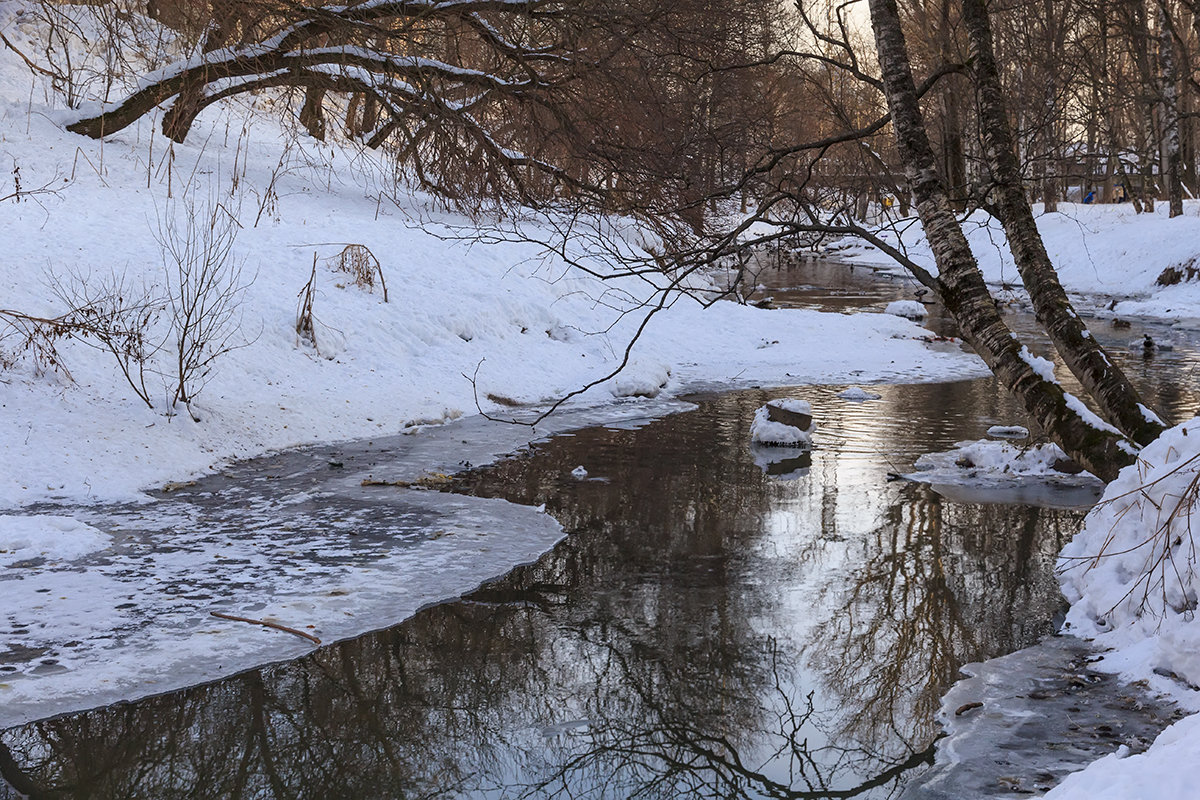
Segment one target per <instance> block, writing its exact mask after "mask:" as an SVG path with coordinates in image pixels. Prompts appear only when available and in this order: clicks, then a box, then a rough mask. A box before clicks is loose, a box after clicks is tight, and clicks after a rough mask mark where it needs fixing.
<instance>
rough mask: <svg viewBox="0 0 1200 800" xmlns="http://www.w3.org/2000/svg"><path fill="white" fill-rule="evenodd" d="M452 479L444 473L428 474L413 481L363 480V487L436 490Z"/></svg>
mask: <svg viewBox="0 0 1200 800" xmlns="http://www.w3.org/2000/svg"><path fill="white" fill-rule="evenodd" d="M452 480H454V478H453V477H452V476H450V475H447V474H446V473H444V472H430V473H427V474H425V475H422V476H421V477H419V478H417V479H416V480H415V481H402V480H395V481H385V480H380V479H378V478H363V481H362V485H363V486H396V487H399V488H401V489H438V488H441V487H442V486H445V485H446V484H448V483H450V482H451V481H452Z"/></svg>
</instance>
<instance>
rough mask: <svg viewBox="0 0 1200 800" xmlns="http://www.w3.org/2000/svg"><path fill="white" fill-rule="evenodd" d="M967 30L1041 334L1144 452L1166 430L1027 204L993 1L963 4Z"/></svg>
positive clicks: (991, 159) (999, 207)
mask: <svg viewBox="0 0 1200 800" xmlns="http://www.w3.org/2000/svg"><path fill="white" fill-rule="evenodd" d="M962 8H963V15H962V19H963V27H964V28H966V31H967V38H968V41H969V43H970V48H971V63H972V65H973V69H974V73H975V84H976V92H977V95H978V98H979V123H980V127H981V128H982V138H983V146H984V157H985V158H986V160H987V165H988V168H989V170H990V171H991V177H992V180H991V183H992V186H993V187H994V189H993V191H994V193H995V206H996V212H997V215H998V216H999V217H1000V222H1001V224H1002V225H1003V226H1004V232H1005V234H1006V235H1007V236H1008V246H1009V249H1010V250H1011V251H1012V255H1013V260H1014V261H1015V262H1016V265H1017V271H1018V272H1019V273H1020V274H1021V280H1022V281H1023V282H1024V284H1025V288H1026V289H1027V290H1028V291H1029V298H1030V300H1032V301H1033V308H1034V312H1035V313H1036V315H1037V320H1038V322H1039V323H1041V326H1042V328H1044V329H1045V331H1046V333H1047V334H1049V336H1050V340H1051V341H1052V342H1053V343H1054V346H1055V348H1056V349H1057V350H1058V352H1059V353H1060V354H1061V355H1062V357H1063V361H1064V362H1065V363H1066V365H1067V368H1068V369H1070V370H1071V372H1072V373H1073V374H1074V375H1075V377H1076V378H1078V379H1079V382H1080V384H1082V385H1083V388H1084V389H1085V390H1086V391H1087V392H1088V394H1090V395H1091V396H1092V397H1093V398H1094V399H1095V401H1096V404H1097V405H1098V406H1099V408H1100V413H1101V415H1102V416H1104V417H1105V418H1106V419H1107V420H1109V421H1110V422H1112V423H1113V424H1114V425H1116V427H1118V428H1120V429H1121V431H1122V432H1124V433H1125V435H1126V436H1128V437H1130V438H1131V439H1133V440H1134V441H1135V442H1137V443H1139V444H1143V445H1144V444H1149V443H1150V442H1151V441H1153V440H1154V439H1155V438H1157V437H1158V435H1159V434H1160V433H1162V431H1163V429H1164V428H1163V425H1162V424H1160V423H1158V422H1154V421H1152V420H1151V419H1148V417H1149V416H1151V415H1150V414H1147V413H1146V412H1145V408H1146V407H1145V406H1144V405H1142V403H1141V400H1140V397H1139V395H1138V391H1137V389H1136V388H1134V386H1133V384H1132V383H1130V381H1129V379H1128V378H1127V377H1126V375H1125V373H1124V372H1122V371H1121V368H1120V367H1118V366H1117V365H1116V364H1114V363H1113V362H1112V361H1111V360H1110V359H1109V357H1108V354H1107V353H1105V352H1104V350H1103V348H1101V347H1100V345H1099V344H1098V343H1097V342H1096V340H1095V338H1093V337H1092V335H1091V333H1090V332H1089V331H1088V329H1087V326H1085V325H1084V324H1083V320H1081V319H1080V318H1079V316H1078V315H1077V314H1076V313H1075V309H1074V308H1072V306H1071V301H1070V300H1069V299H1068V298H1067V293H1066V291H1065V290H1064V289H1063V287H1062V284H1061V283H1060V282H1059V280H1058V274H1057V273H1056V272H1055V271H1054V266H1053V264H1051V263H1050V256H1049V255H1047V253H1046V247H1045V245H1044V244H1043V242H1042V237H1041V234H1039V233H1038V229H1037V223H1036V222H1035V221H1034V218H1033V210H1032V209H1031V208H1030V207H1029V203H1028V202H1027V201H1026V199H1025V191H1024V188H1023V187H1022V184H1021V169H1020V165H1019V164H1018V163H1017V155H1016V150H1015V147H1014V141H1013V136H1012V132H1011V130H1010V128H1009V124H1008V116H1007V110H1006V108H1005V105H1006V104H1005V102H1004V90H1003V88H1002V87H1001V84H1000V69H999V66H998V65H997V64H996V57H995V51H994V50H993V47H992V31H991V22H990V20H989V18H988V10H987V0H963V3H962Z"/></svg>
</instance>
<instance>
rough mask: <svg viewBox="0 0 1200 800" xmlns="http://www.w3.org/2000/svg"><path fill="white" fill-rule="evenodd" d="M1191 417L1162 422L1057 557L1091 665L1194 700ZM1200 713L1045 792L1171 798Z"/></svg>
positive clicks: (1186, 768) (1192, 754) (1191, 784)
mask: <svg viewBox="0 0 1200 800" xmlns="http://www.w3.org/2000/svg"><path fill="white" fill-rule="evenodd" d="M1198 487H1200V419H1193V420H1189V421H1188V422H1186V423H1183V424H1181V425H1177V426H1176V427H1174V428H1171V429H1170V430H1169V431H1167V432H1166V433H1165V434H1163V435H1162V436H1161V437H1159V438H1158V439H1157V440H1156V441H1154V442H1153V443H1152V444H1150V445H1149V446H1147V447H1146V448H1145V449H1144V450H1143V451H1142V453H1141V456H1140V457H1139V459H1138V461H1137V463H1136V464H1134V465H1132V466H1130V467H1126V468H1125V469H1124V470H1122V471H1121V474H1120V476H1119V477H1118V478H1117V479H1116V480H1115V481H1113V482H1112V483H1110V484H1109V485H1108V487H1107V488H1106V489H1105V492H1104V497H1103V498H1102V500H1101V501H1100V503H1099V504H1097V505H1096V507H1095V508H1094V509H1093V510H1092V512H1091V513H1090V514H1089V515H1088V517H1087V520H1086V521H1085V522H1084V527H1083V530H1082V531H1081V532H1080V533H1079V534H1078V535H1077V536H1076V537H1075V538H1074V539H1073V540H1072V541H1071V542H1070V543H1069V544H1068V545H1067V546H1066V547H1065V548H1063V551H1062V555H1061V557H1060V560H1059V569H1060V571H1061V574H1062V581H1063V592H1064V594H1066V596H1067V599H1068V600H1070V601H1071V610H1070V612H1069V613H1068V615H1067V625H1068V627H1067V630H1068V631H1070V632H1072V633H1074V634H1076V635H1077V636H1082V637H1086V638H1089V639H1094V640H1095V644H1096V645H1097V646H1098V647H1099V648H1101V649H1106V650H1111V652H1107V653H1106V654H1105V655H1104V657H1103V659H1102V660H1101V661H1099V662H1098V663H1096V664H1095V665H1094V666H1095V668H1097V669H1103V670H1108V671H1112V672H1118V673H1120V674H1121V675H1122V676H1123V677H1126V678H1127V679H1130V680H1141V681H1146V682H1147V683H1148V684H1149V685H1150V686H1151V687H1153V688H1154V689H1156V690H1158V691H1162V692H1166V693H1170V694H1171V695H1173V696H1175V697H1176V698H1178V700H1179V702H1180V705H1181V706H1184V707H1185V708H1188V709H1189V710H1192V711H1195V710H1198V709H1200V689H1197V688H1196V687H1197V686H1200V628H1197V623H1196V619H1195V609H1196V603H1197V590H1198V589H1200V578H1198V576H1197V575H1196V564H1197V554H1196V549H1195V542H1194V539H1193V531H1195V530H1200V509H1198V508H1197V499H1198V497H1197V492H1198ZM1198 743H1200V717H1198V716H1191V717H1188V718H1186V719H1183V720H1181V721H1179V722H1177V723H1176V724H1174V725H1173V726H1171V727H1170V728H1168V729H1167V730H1166V731H1165V732H1163V734H1162V735H1161V736H1159V737H1158V739H1157V740H1156V741H1155V743H1154V745H1153V746H1152V747H1151V748H1150V750H1148V751H1147V752H1146V753H1144V754H1141V755H1137V756H1130V757H1128V758H1125V757H1124V754H1123V753H1118V754H1115V755H1112V756H1108V757H1106V758H1104V759H1101V760H1100V761H1097V762H1095V763H1093V764H1092V765H1090V766H1089V767H1087V768H1086V769H1085V770H1083V771H1082V772H1079V773H1076V774H1074V775H1072V776H1070V777H1068V778H1067V780H1065V781H1064V782H1063V783H1062V785H1060V786H1059V787H1057V788H1056V789H1055V790H1054V791H1052V792H1050V793H1049V794H1048V795H1047V797H1052V798H1055V800H1076V798H1096V797H1112V798H1139V800H1182V798H1191V797H1195V792H1196V788H1195V787H1196V785H1197V781H1200V744H1198Z"/></svg>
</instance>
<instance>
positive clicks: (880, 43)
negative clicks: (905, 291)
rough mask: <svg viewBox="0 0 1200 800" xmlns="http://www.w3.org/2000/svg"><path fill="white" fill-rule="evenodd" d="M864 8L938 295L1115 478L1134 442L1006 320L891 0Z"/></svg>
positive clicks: (1038, 410)
mask: <svg viewBox="0 0 1200 800" xmlns="http://www.w3.org/2000/svg"><path fill="white" fill-rule="evenodd" d="M869 8H870V11H871V26H872V28H873V29H874V31H875V44H876V50H877V53H878V56H879V64H880V67H881V70H882V73H883V74H882V78H883V85H884V90H885V91H886V93H887V101H888V108H889V110H890V111H891V114H892V128H893V131H894V134H895V137H896V142H897V145H898V146H899V151H900V156H901V160H902V161H903V163H904V167H905V173H906V174H907V176H908V180H909V184H910V185H911V186H912V190H913V196H914V199H915V201H916V207H917V213H918V215H919V216H920V218H921V225H922V227H923V228H924V229H925V234H926V236H927V237H928V239H929V243H930V246H931V248H932V249H933V255H934V259H935V261H936V262H937V266H938V272H939V276H938V283H939V287H938V288H939V294H940V296H941V300H942V303H943V304H944V305H945V307H946V310H947V311H948V312H949V313H950V314H951V315H952V316H953V317H954V319H955V321H956V322H957V323H958V325H959V328H960V330H961V331H962V334H963V336H964V338H966V340H967V342H968V343H969V344H970V345H971V346H972V347H973V348H974V349H975V352H977V353H978V354H979V355H980V357H982V358H983V360H984V361H985V362H986V363H987V365H988V367H990V368H991V370H992V372H994V373H995V374H996V376H997V377H998V378H999V379H1000V381H1001V382H1002V383H1003V384H1004V385H1005V386H1006V387H1008V389H1009V390H1010V391H1011V392H1013V394H1014V395H1016V396H1017V398H1018V399H1019V400H1020V401H1021V402H1022V404H1023V405H1024V406H1025V408H1026V410H1027V411H1028V412H1029V414H1030V415H1031V416H1032V417H1033V418H1034V419H1035V420H1037V422H1038V424H1040V425H1041V426H1042V427H1043V428H1044V429H1045V430H1046V432H1047V433H1049V434H1050V436H1051V437H1053V438H1054V440H1055V441H1056V442H1058V443H1059V445H1060V446H1062V448H1063V449H1064V450H1065V451H1066V452H1067V454H1068V455H1069V456H1071V457H1072V458H1074V459H1075V460H1076V461H1078V462H1079V463H1080V464H1081V465H1083V467H1084V468H1086V469H1087V470H1089V471H1090V472H1092V473H1093V474H1095V475H1096V476H1098V477H1100V478H1101V479H1103V480H1111V479H1113V478H1114V477H1116V474H1117V472H1118V471H1119V470H1120V468H1121V467H1123V466H1125V465H1127V464H1131V463H1133V460H1134V457H1133V455H1132V453H1133V448H1132V447H1130V445H1129V443H1128V442H1127V441H1126V440H1125V439H1124V438H1123V437H1121V436H1120V435H1119V434H1116V433H1114V432H1112V431H1111V430H1104V429H1102V428H1101V427H1099V426H1097V425H1094V424H1091V423H1089V422H1088V421H1087V420H1085V419H1084V418H1083V416H1082V415H1081V413H1080V411H1079V409H1080V408H1081V406H1080V405H1079V401H1078V400H1077V399H1074V398H1071V397H1070V395H1068V394H1066V393H1065V392H1064V391H1063V389H1062V387H1061V386H1059V385H1058V384H1057V383H1056V382H1054V381H1053V380H1051V379H1050V378H1048V377H1044V376H1043V375H1042V374H1040V373H1039V371H1038V370H1037V369H1035V367H1034V363H1035V362H1034V361H1033V359H1032V358H1031V357H1030V356H1029V351H1028V350H1027V349H1026V348H1025V347H1024V346H1022V345H1021V343H1020V342H1019V341H1018V340H1017V338H1016V336H1015V335H1014V334H1013V333H1012V331H1011V330H1009V328H1008V326H1007V325H1005V324H1004V320H1003V318H1002V317H1001V316H1000V313H999V311H998V310H997V309H996V304H995V301H994V300H993V298H992V296H991V294H990V293H989V292H988V289H987V284H985V283H984V281H983V275H982V274H981V273H980V271H979V265H978V264H977V263H976V261H975V257H974V255H973V254H972V253H971V248H970V246H969V245H968V244H967V239H966V237H965V236H964V235H963V232H962V227H961V226H960V225H959V223H958V220H957V218H956V217H955V216H954V213H953V212H952V210H951V207H950V201H949V197H948V196H947V193H946V187H945V184H944V182H943V180H942V178H941V176H940V175H939V173H938V169H937V159H936V157H935V155H934V152H933V148H932V147H931V146H930V144H929V136H928V134H927V133H926V130H925V121H924V119H923V117H922V115H921V109H920V106H919V104H918V102H917V92H916V86H915V84H914V82H913V77H912V68H911V67H910V65H909V59H908V49H907V45H906V43H905V40H904V32H903V30H902V29H901V25H900V14H899V11H898V10H897V7H896V0H869Z"/></svg>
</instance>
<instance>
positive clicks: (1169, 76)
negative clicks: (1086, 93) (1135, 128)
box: [1156, 0, 1183, 218]
mask: <svg viewBox="0 0 1200 800" xmlns="http://www.w3.org/2000/svg"><path fill="white" fill-rule="evenodd" d="M1156 8H1157V17H1158V80H1159V83H1160V84H1161V86H1162V165H1163V167H1162V169H1163V182H1164V183H1165V184H1166V187H1165V188H1166V190H1167V205H1168V207H1169V209H1170V210H1169V215H1170V216H1171V217H1172V218H1174V217H1179V216H1182V215H1183V180H1182V177H1181V175H1180V171H1181V163H1180V162H1181V159H1180V156H1179V76H1178V73H1177V70H1176V68H1175V30H1174V28H1173V27H1172V26H1171V19H1170V17H1169V16H1168V14H1167V10H1166V7H1165V0H1158V2H1157V3H1156Z"/></svg>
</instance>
